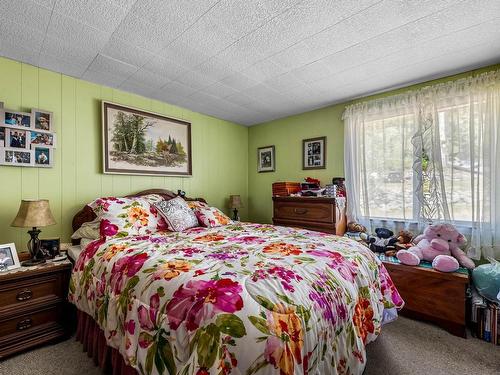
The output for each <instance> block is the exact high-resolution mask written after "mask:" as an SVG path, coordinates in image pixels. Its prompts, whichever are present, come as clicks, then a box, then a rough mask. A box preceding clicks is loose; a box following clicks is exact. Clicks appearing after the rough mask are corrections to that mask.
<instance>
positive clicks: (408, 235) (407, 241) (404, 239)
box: [385, 230, 413, 257]
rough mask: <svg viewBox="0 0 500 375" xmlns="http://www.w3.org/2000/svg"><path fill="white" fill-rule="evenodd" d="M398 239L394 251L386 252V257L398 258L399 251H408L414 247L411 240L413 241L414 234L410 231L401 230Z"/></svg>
mask: <svg viewBox="0 0 500 375" xmlns="http://www.w3.org/2000/svg"><path fill="white" fill-rule="evenodd" d="M396 239H397V242H396V243H395V244H394V249H390V250H387V251H386V252H385V255H386V256H388V257H393V256H396V254H397V253H398V251H399V250H401V249H404V250H406V249H409V248H410V247H412V246H413V244H412V243H411V240H412V239H413V233H412V232H410V231H408V230H400V231H399V234H398V237H397V238H396Z"/></svg>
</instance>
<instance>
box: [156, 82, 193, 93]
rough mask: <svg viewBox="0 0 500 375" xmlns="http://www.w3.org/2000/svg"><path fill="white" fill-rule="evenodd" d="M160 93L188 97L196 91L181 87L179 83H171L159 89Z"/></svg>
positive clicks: (184, 86)
mask: <svg viewBox="0 0 500 375" xmlns="http://www.w3.org/2000/svg"><path fill="white" fill-rule="evenodd" d="M161 91H165V92H169V93H171V94H174V95H179V96H189V95H191V94H192V93H194V92H195V91H196V89H193V88H192V87H189V86H186V85H183V84H182V83H180V82H176V81H172V82H169V83H167V84H166V85H165V86H163V87H162V88H161Z"/></svg>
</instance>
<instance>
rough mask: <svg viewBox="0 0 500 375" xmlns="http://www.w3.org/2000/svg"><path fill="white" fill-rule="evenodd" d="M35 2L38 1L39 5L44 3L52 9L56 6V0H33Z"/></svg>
mask: <svg viewBox="0 0 500 375" xmlns="http://www.w3.org/2000/svg"><path fill="white" fill-rule="evenodd" d="M32 1H33V2H35V3H37V4H38V5H42V6H44V7H46V8H49V9H52V8H53V7H54V4H55V2H56V0H32Z"/></svg>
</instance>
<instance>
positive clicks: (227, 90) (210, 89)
mask: <svg viewBox="0 0 500 375" xmlns="http://www.w3.org/2000/svg"><path fill="white" fill-rule="evenodd" d="M202 91H203V92H205V93H207V94H210V95H213V96H218V97H220V98H224V97H226V96H229V95H232V94H236V93H237V92H238V90H236V89H233V88H232V87H231V86H227V85H225V84H223V83H222V82H216V83H214V84H213V85H210V86H207V87H204V88H203V90H202Z"/></svg>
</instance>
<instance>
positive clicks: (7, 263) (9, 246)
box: [0, 243, 21, 272]
mask: <svg viewBox="0 0 500 375" xmlns="http://www.w3.org/2000/svg"><path fill="white" fill-rule="evenodd" d="M19 267H21V263H20V262H19V257H18V256H17V251H16V245H15V244H14V243H6V244H3V245H0V272H2V271H8V270H13V269H15V268H19Z"/></svg>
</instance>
